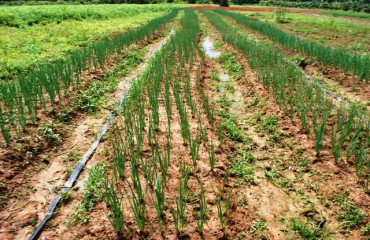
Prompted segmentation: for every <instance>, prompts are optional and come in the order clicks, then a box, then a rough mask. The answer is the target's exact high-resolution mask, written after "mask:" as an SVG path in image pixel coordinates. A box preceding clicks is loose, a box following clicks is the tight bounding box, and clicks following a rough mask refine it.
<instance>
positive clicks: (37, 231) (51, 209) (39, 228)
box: [29, 93, 127, 240]
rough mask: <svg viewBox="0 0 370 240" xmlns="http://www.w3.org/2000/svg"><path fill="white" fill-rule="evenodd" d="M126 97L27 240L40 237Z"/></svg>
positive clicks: (123, 98)
mask: <svg viewBox="0 0 370 240" xmlns="http://www.w3.org/2000/svg"><path fill="white" fill-rule="evenodd" d="M126 96H127V93H125V94H124V95H123V96H122V97H121V99H120V101H119V103H118V104H117V106H116V108H115V109H114V111H113V112H112V113H111V115H110V116H109V119H108V121H107V122H106V123H105V125H104V126H103V129H102V130H101V132H100V134H99V135H98V137H97V138H96V139H95V141H94V143H93V144H92V145H91V147H90V148H89V150H87V152H86V153H85V154H84V155H83V157H82V158H81V159H80V161H79V162H78V165H77V167H76V168H75V169H74V170H73V172H72V175H71V176H70V177H69V179H68V181H67V182H66V184H65V185H64V186H63V187H62V189H61V190H60V191H59V194H58V196H57V197H56V198H54V200H53V201H52V202H51V203H50V205H49V207H48V212H47V214H46V216H45V217H44V219H43V220H42V222H41V223H40V224H39V225H38V226H37V228H36V229H35V231H34V232H33V233H32V235H31V237H30V238H29V240H34V239H37V238H38V236H39V235H40V233H41V232H42V229H43V228H44V226H45V224H46V223H47V222H48V221H49V220H50V219H51V217H52V215H53V213H54V210H55V209H56V207H57V205H58V203H59V201H60V199H62V195H63V193H65V192H67V191H68V190H69V189H71V187H72V186H73V184H74V182H75V181H76V179H77V178H78V176H79V175H80V173H81V171H82V169H83V167H84V165H85V164H86V162H87V161H88V160H89V159H90V158H91V156H92V155H93V154H94V152H95V150H96V149H97V148H98V146H99V143H100V141H101V139H102V137H103V136H104V134H105V133H106V132H107V131H108V129H109V127H110V125H111V124H112V122H113V120H114V119H115V118H116V116H117V111H118V110H119V108H120V107H121V105H122V103H123V102H124V100H125V98H126Z"/></svg>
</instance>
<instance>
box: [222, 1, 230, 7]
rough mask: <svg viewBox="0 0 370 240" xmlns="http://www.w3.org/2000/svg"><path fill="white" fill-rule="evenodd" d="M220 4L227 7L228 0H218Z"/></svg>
mask: <svg viewBox="0 0 370 240" xmlns="http://www.w3.org/2000/svg"><path fill="white" fill-rule="evenodd" d="M220 6H221V7H228V6H229V1H228V0H221V1H220Z"/></svg>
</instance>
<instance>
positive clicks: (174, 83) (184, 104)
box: [105, 10, 231, 238]
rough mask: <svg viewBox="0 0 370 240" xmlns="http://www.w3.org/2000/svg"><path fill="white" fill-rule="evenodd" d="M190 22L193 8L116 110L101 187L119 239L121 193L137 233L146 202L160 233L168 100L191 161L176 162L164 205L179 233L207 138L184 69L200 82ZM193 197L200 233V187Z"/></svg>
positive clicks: (203, 212)
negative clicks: (170, 196) (172, 191)
mask: <svg viewBox="0 0 370 240" xmlns="http://www.w3.org/2000/svg"><path fill="white" fill-rule="evenodd" d="M196 20H197V15H196V14H195V13H194V11H193V10H185V16H184V18H183V19H182V20H181V25H182V28H181V29H180V30H179V32H178V33H176V34H175V36H173V37H172V38H171V39H170V41H169V43H167V44H166V45H165V46H164V48H163V49H162V50H161V51H160V52H159V53H158V55H157V56H156V57H155V58H154V59H153V61H152V62H151V64H150V67H149V68H148V70H147V71H145V73H144V74H143V77H142V78H141V79H140V80H138V81H136V82H135V83H134V84H133V86H132V88H131V90H130V93H129V96H128V99H127V101H126V102H125V103H124V106H123V108H122V114H123V120H122V124H121V125H122V126H120V127H118V124H117V127H116V129H115V131H114V132H113V134H112V138H111V142H112V145H113V150H114V156H113V177H112V178H111V179H109V178H106V180H105V182H106V185H105V187H106V190H105V191H106V195H107V197H106V202H107V205H108V207H109V210H110V213H109V214H108V218H109V220H110V222H111V224H112V226H113V228H114V230H115V232H116V233H117V234H118V236H119V238H123V235H124V234H123V231H124V215H123V212H124V210H125V209H123V204H124V199H125V198H124V196H126V198H128V201H129V204H130V206H131V210H132V213H133V216H134V218H135V222H136V224H137V227H138V230H139V232H140V233H144V230H145V226H146V224H147V221H148V218H147V215H146V213H147V208H148V207H150V206H151V205H150V204H149V203H151V202H152V203H153V205H154V208H155V210H156V213H157V219H158V224H159V227H160V230H161V231H162V232H164V231H165V228H164V224H165V220H166V219H165V217H166V214H165V209H166V208H165V204H166V203H165V199H166V197H165V196H166V189H168V185H167V172H168V169H169V167H170V164H171V149H172V148H171V119H172V116H173V114H174V109H173V105H172V100H174V101H175V105H176V108H177V111H178V114H179V116H180V127H181V135H182V139H183V143H184V146H186V147H188V149H189V153H190V159H191V162H190V163H187V162H186V161H184V162H181V163H179V164H180V170H181V178H180V180H179V190H178V196H177V198H176V200H175V206H172V207H170V213H171V216H172V219H173V223H174V227H175V229H176V232H177V234H179V235H180V234H181V232H182V231H183V229H184V226H185V223H186V219H187V216H188V211H187V209H188V206H187V205H188V203H187V200H188V181H189V178H190V171H192V170H193V169H194V168H195V166H196V160H197V158H198V154H199V149H200V145H201V144H202V143H203V144H204V146H205V144H206V142H207V141H208V140H207V132H206V127H205V126H204V125H203V124H204V123H202V122H201V121H200V114H201V111H202V110H201V108H199V107H198V106H197V104H196V100H195V96H194V92H192V91H191V83H190V79H191V77H190V72H191V70H192V69H194V68H196V72H197V76H196V81H197V82H198V83H197V85H198V86H200V71H201V67H202V66H203V61H204V54H203V53H202V52H201V51H200V49H199V47H198V43H197V39H198V34H199V26H198V23H197V21H196ZM174 56H175V57H176V58H178V59H179V61H178V62H176V61H173V59H174ZM196 59H198V60H199V59H200V60H199V63H197V65H195V64H194V63H195V61H196ZM174 76H175V77H174ZM171 88H172V96H171ZM198 90H199V89H198ZM198 93H199V91H198ZM199 95H200V96H201V97H200V99H201V101H202V105H203V106H207V107H208V110H207V109H204V113H206V112H207V111H209V112H211V113H209V114H208V115H207V116H209V118H210V119H212V120H210V121H209V122H212V121H213V116H212V115H211V114H212V112H213V111H211V110H210V109H209V108H210V106H209V103H208V98H207V97H206V94H205V92H204V91H203V90H201V93H200V94H199ZM161 99H162V101H161ZM206 102H207V103H206ZM160 104H163V105H165V106H164V108H165V110H166V119H165V121H162V122H161V115H160ZM145 109H149V110H145ZM189 110H190V111H189ZM189 115H192V116H195V117H197V124H198V129H197V130H198V131H197V133H196V134H195V135H196V136H193V137H192V134H191V131H190V123H189V122H190V120H189ZM163 118H164V116H163ZM163 125H164V126H163ZM145 129H146V131H145ZM163 129H165V131H163V132H164V135H163V136H165V139H164V140H163V139H161V138H160V137H159V136H160V135H161V134H160V132H161V130H163ZM145 138H147V142H148V144H149V146H150V151H149V152H150V154H148V155H147V154H145V153H144V152H143V147H144V141H145ZM210 149H211V150H210V156H209V158H210V159H211V160H210V164H211V168H213V167H214V165H215V163H214V162H215V153H214V146H213V145H212V146H211V147H210ZM190 159H189V160H190ZM126 163H129V168H130V171H129V172H127V168H126ZM172 164H173V163H172ZM125 186H128V187H125ZM119 189H121V190H119ZM230 196H231V194H230ZM230 196H229V197H228V198H226V199H228V202H230ZM198 197H199V200H198V204H199V208H196V210H195V213H194V214H195V215H196V222H197V228H198V231H199V233H202V232H203V230H204V224H205V221H206V218H207V205H206V200H205V197H204V189H203V187H201V191H200V192H199V194H198ZM221 199H223V198H222V197H220V198H218V206H219V213H220V222H222V224H221V225H222V228H226V222H227V221H226V219H227V218H226V217H225V213H226V212H229V210H228V209H229V206H230V204H227V203H225V204H222V201H221ZM221 213H224V214H221ZM225 218H226V219H225Z"/></svg>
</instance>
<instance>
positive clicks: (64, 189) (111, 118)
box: [29, 29, 174, 240]
mask: <svg viewBox="0 0 370 240" xmlns="http://www.w3.org/2000/svg"><path fill="white" fill-rule="evenodd" d="M173 34H174V30H173V29H172V30H171V31H170V33H169V34H168V36H167V37H166V38H165V39H163V40H162V41H161V42H160V43H159V44H158V45H157V46H156V47H155V48H154V49H153V50H152V51H151V53H150V54H149V55H148V56H147V59H146V60H145V62H144V64H143V65H142V67H141V69H142V71H143V70H144V69H145V68H146V67H147V66H148V64H149V61H150V60H151V59H152V58H153V57H154V56H155V54H156V53H157V52H158V51H159V50H160V49H161V48H162V47H163V46H164V44H165V43H166V42H167V41H168V39H169V38H170V37H171V35H173ZM139 75H140V73H137V74H135V75H134V76H132V79H137V78H138V77H139ZM126 96H127V92H126V93H124V94H123V96H122V97H121V99H120V101H119V102H118V104H117V105H116V107H115V108H114V110H113V112H112V113H111V114H110V116H109V118H108V120H107V122H106V123H105V124H104V126H103V129H102V130H101V131H100V133H99V135H98V136H97V137H96V139H95V140H94V142H93V144H92V145H91V147H90V148H89V149H88V150H87V152H86V153H85V154H84V155H83V156H82V158H81V159H80V161H79V162H78V165H77V167H76V168H75V169H74V170H73V172H72V174H71V176H70V177H69V179H68V180H67V182H66V183H65V184H64V186H62V187H61V189H60V191H59V193H58V196H56V197H55V198H54V199H53V200H52V201H51V203H50V205H49V207H48V210H47V214H46V216H45V217H44V219H43V220H42V221H41V223H40V224H39V225H38V226H37V227H36V229H35V230H34V231H33V233H32V235H31V236H30V238H29V240H36V239H37V238H38V237H39V235H40V233H41V232H42V230H43V228H44V226H45V224H46V223H47V222H48V221H49V220H50V219H51V218H52V216H53V213H54V211H55V209H56V208H57V206H58V203H59V202H60V200H61V199H62V196H63V194H64V193H65V192H67V191H68V190H70V189H71V188H72V186H73V184H74V183H75V181H76V180H77V178H78V176H79V175H80V173H81V171H82V169H83V168H84V166H85V164H86V162H87V161H88V160H89V159H90V158H91V157H92V155H93V154H94V153H95V150H96V149H97V148H98V146H99V144H100V141H101V139H102V137H103V136H104V135H105V134H106V133H107V131H108V129H109V127H110V126H111V125H112V123H113V121H114V119H115V118H116V116H117V112H118V110H119V109H120V107H121V106H122V104H123V102H124V101H125V99H126Z"/></svg>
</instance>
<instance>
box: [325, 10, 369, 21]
mask: <svg viewBox="0 0 370 240" xmlns="http://www.w3.org/2000/svg"><path fill="white" fill-rule="evenodd" d="M320 13H321V14H325V15H329V16H333V17H351V18H362V19H367V20H370V14H368V13H363V12H351V11H347V12H346V11H321V12H320Z"/></svg>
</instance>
